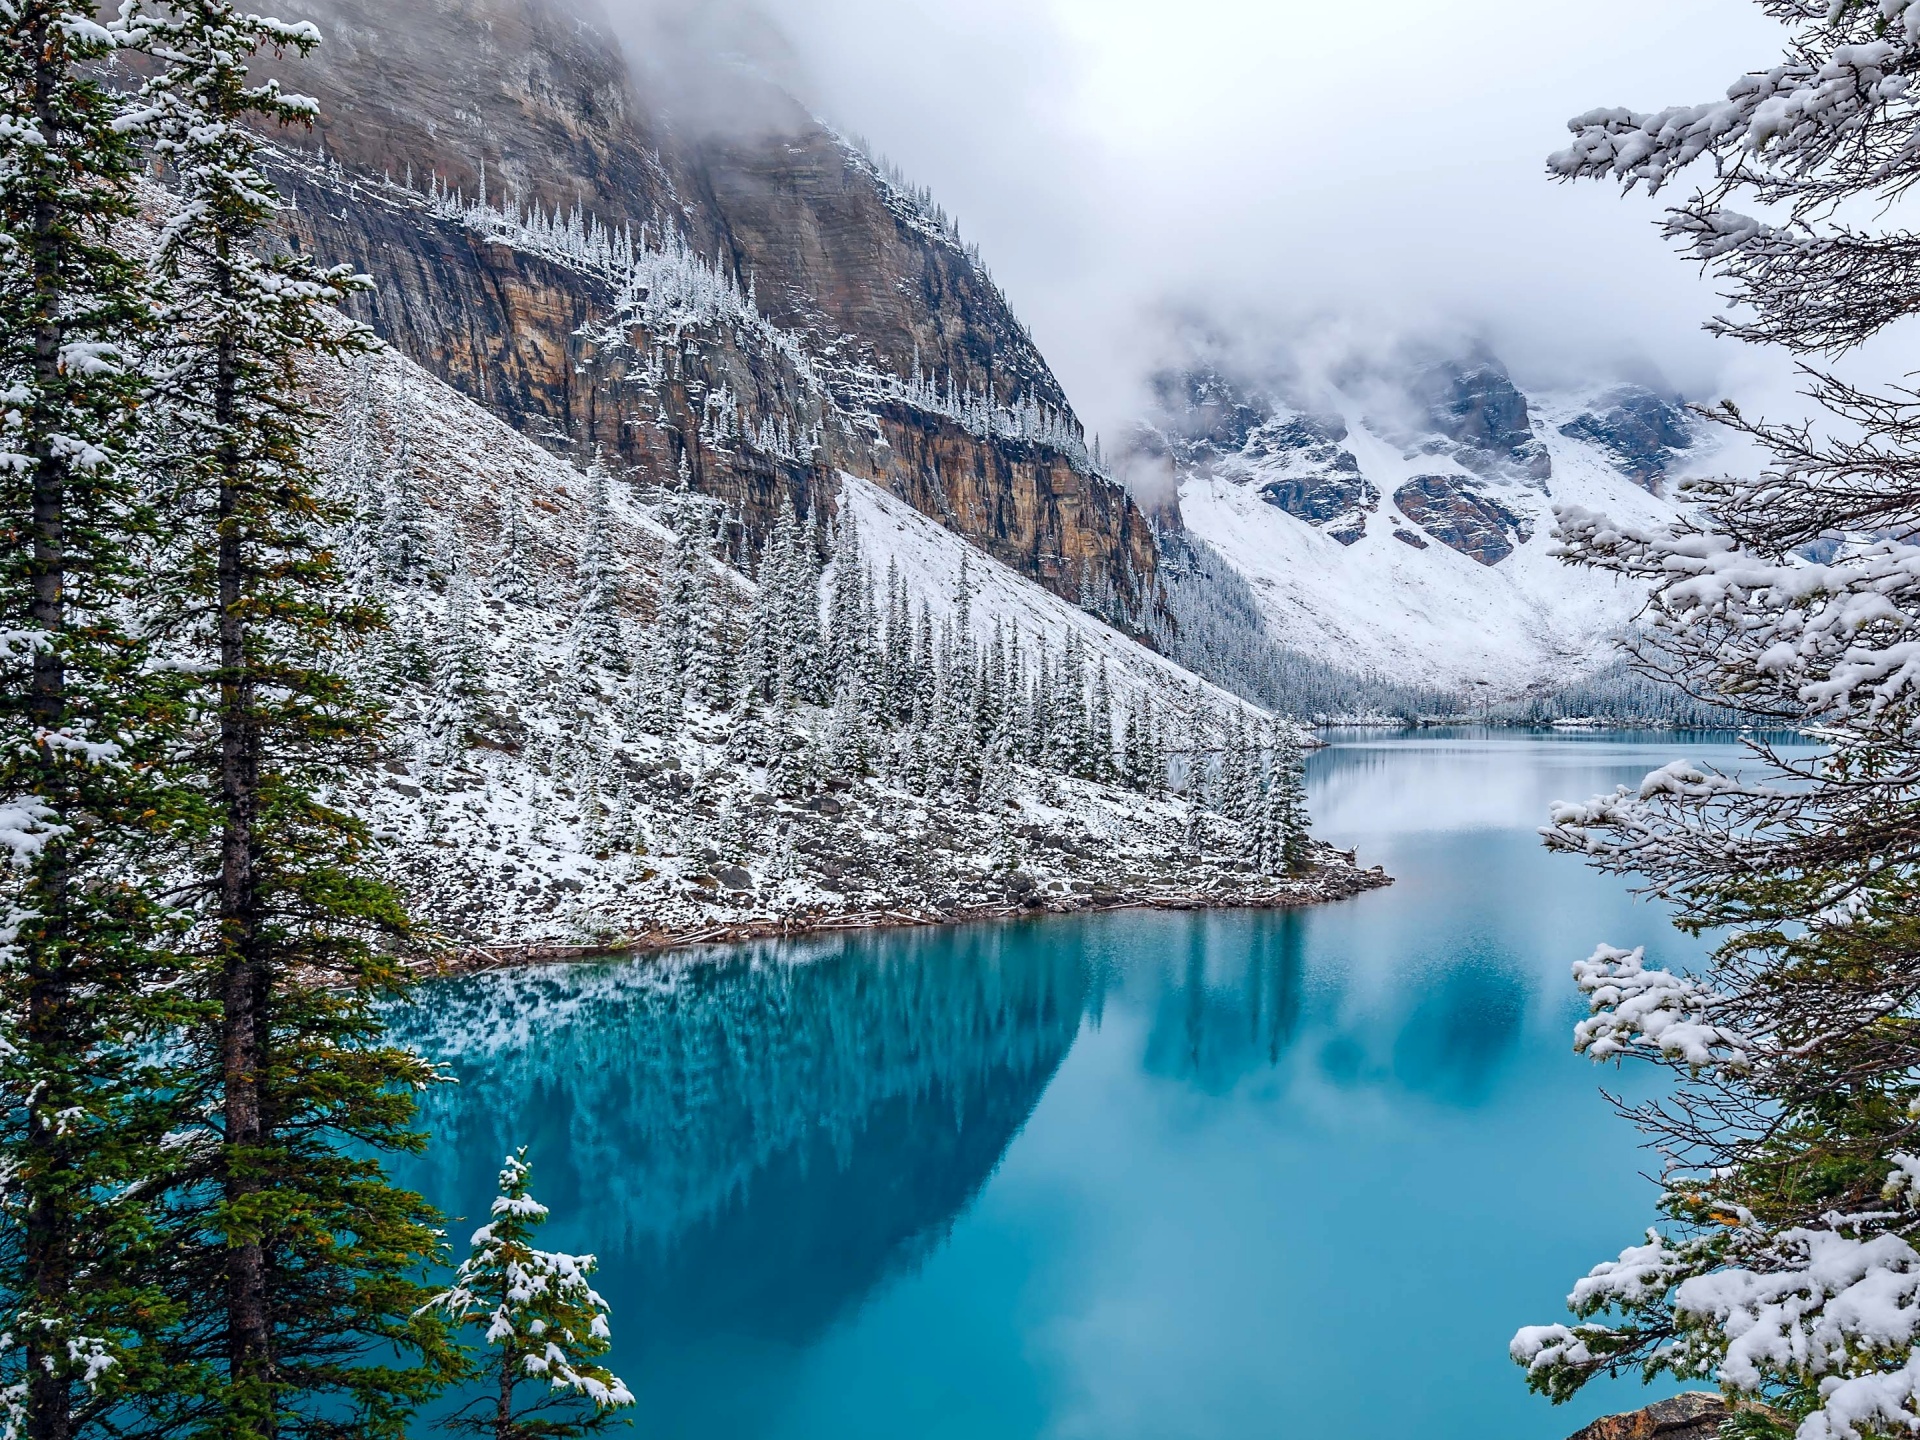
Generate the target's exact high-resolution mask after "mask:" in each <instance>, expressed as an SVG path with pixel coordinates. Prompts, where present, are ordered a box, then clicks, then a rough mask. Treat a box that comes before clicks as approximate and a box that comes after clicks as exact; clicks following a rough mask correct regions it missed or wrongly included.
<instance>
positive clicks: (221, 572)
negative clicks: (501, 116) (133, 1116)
mask: <svg viewBox="0 0 1920 1440" xmlns="http://www.w3.org/2000/svg"><path fill="white" fill-rule="evenodd" d="M226 255H227V249H226V241H225V237H221V239H220V240H219V242H218V243H217V246H216V251H215V265H216V269H217V271H218V273H217V274H216V276H215V281H216V284H217V285H218V286H219V288H220V290H221V291H222V292H223V293H226V292H229V291H230V290H231V286H230V284H229V283H228V275H227V271H226ZM215 367H216V368H215V376H214V393H213V408H214V423H215V425H216V427H217V429H218V431H219V433H220V436H221V441H220V450H219V456H218V461H219V474H220V492H219V499H218V509H217V515H216V524H217V526H218V531H217V542H216V543H217V551H216V579H217V583H218V587H219V617H220V619H219V645H220V672H221V679H220V756H219V765H220V770H219V774H220V801H221V808H222V814H223V826H222V832H221V839H220V942H221V949H222V953H223V955H224V957H225V962H224V965H223V966H222V973H221V990H220V1004H221V1017H220V1024H221V1034H220V1072H221V1083H222V1087H223V1090H224V1093H225V1102H226V1103H225V1111H224V1115H223V1117H222V1118H223V1122H224V1124H225V1128H226V1143H227V1166H226V1175H225V1185H226V1196H225V1198H226V1201H227V1204H228V1206H229V1207H244V1206H245V1205H246V1203H247V1201H248V1198H249V1197H250V1196H251V1195H253V1194H254V1193H255V1192H256V1191H258V1190H259V1189H260V1188H261V1181H260V1177H259V1174H258V1173H257V1168H256V1167H257V1161H256V1159H255V1158H254V1156H255V1154H256V1153H257V1151H258V1149H259V1147H261V1146H263V1145H264V1144H266V1143H267V1141H268V1138H269V1136H268V1131H267V1117H266V1105H265V1095H264V1091H265V1085H264V1080H265V1070H266V1064H267V1055H266V1044H265V1040H266V1035H267V1022H268V1016H267V1013H266V1012H267V1003H268V984H269V978H268V973H267V963H266V956H265V954H264V953H263V951H264V942H263V938H262V935H261V923H260V922H261V916H260V896H259V876H258V875H257V874H256V867H255V863H254V861H255V855H256V851H257V840H256V836H255V828H254V827H255V823H256V820H257V806H258V781H259V771H260V756H259V742H260V736H259V731H258V728H257V726H256V724H255V721H254V685H253V677H252V675H251V673H250V656H249V653H248V651H249V647H248V643H247V639H248V637H247V620H246V615H245V612H244V610H243V608H242V601H243V600H244V598H245V596H246V593H247V588H248V587H247V584H246V580H247V576H246V572H245V567H246V560H247V556H246V536H245V526H246V524H247V517H245V516H244V515H242V514H241V513H240V506H239V495H238V492H237V485H238V482H239V471H240V456H239V451H238V442H237V441H236V440H235V439H234V438H233V426H234V423H235V419H236V413H235V411H236V407H235V396H236V393H237V390H238V387H239V355H238V342H237V341H236V340H235V339H234V338H233V337H232V336H223V337H222V338H221V339H220V341H219V344H218V349H217V352H216V356H215ZM226 1299H227V1365H228V1378H229V1381H230V1382H231V1384H232V1385H233V1386H234V1388H235V1391H236V1394H237V1399H238V1403H239V1405H240V1407H241V1408H242V1410H243V1412H245V1418H246V1421H247V1423H249V1424H251V1425H252V1427H253V1428H254V1431H255V1433H257V1434H261V1435H266V1436H271V1435H272V1434H273V1432H274V1415H275V1412H276V1411H277V1409H278V1406H277V1404H276V1403H275V1399H274V1396H273V1391H272V1386H273V1380H274V1375H273V1327H272V1317H271V1315H270V1312H269V1306H268V1297H267V1248H266V1246H265V1244H263V1243H262V1241H261V1240H260V1239H259V1238H257V1237H256V1238H253V1239H248V1240H246V1241H244V1242H242V1243H239V1244H235V1245H232V1246H231V1247H230V1248H229V1249H228V1251H227V1296H226Z"/></svg>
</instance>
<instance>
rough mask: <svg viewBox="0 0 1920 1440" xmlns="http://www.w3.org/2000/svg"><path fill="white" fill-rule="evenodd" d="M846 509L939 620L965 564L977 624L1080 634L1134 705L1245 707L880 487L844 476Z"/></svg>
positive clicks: (872, 552)
mask: <svg viewBox="0 0 1920 1440" xmlns="http://www.w3.org/2000/svg"><path fill="white" fill-rule="evenodd" d="M840 506H841V513H842V514H845V515H851V516H853V518H854V520H855V521H856V522H857V523H858V525H859V527H860V540H861V544H862V546H863V547H864V549H865V551H866V554H867V556H868V558H869V560H870V561H871V563H872V564H873V566H874V568H875V569H876V570H882V571H884V570H885V569H886V568H887V565H888V563H889V562H891V563H893V564H895V565H897V566H898V567H899V571H900V575H901V578H902V579H904V580H905V581H906V584H907V588H908V590H909V591H910V592H911V593H912V595H913V596H914V599H915V600H916V601H922V600H924V601H925V602H926V603H927V604H928V606H929V607H930V608H931V610H932V612H933V615H934V618H935V619H936V621H946V620H951V619H952V617H953V612H954V602H955V598H956V597H957V596H958V595H959V593H960V588H961V567H962V566H963V565H964V566H965V567H966V569H967V579H966V584H967V589H968V591H969V594H970V597H971V604H972V610H973V622H974V624H975V625H987V626H991V625H992V624H994V622H995V621H999V622H1001V623H1003V624H1005V625H1006V626H1007V627H1008V628H1009V629H1018V630H1019V631H1020V632H1021V633H1022V634H1025V635H1034V636H1039V637H1044V639H1045V640H1046V642H1047V643H1048V644H1050V645H1054V646H1059V645H1062V644H1064V643H1065V641H1066V637H1067V636H1068V635H1070V634H1072V635H1078V636H1079V637H1080V640H1081V643H1082V644H1083V645H1084V646H1085V647H1086V650H1087V654H1088V657H1089V661H1090V663H1094V664H1098V663H1099V662H1101V661H1105V662H1106V665H1107V667H1108V670H1109V673H1110V674H1111V676H1112V680H1113V688H1114V693H1115V695H1116V696H1117V697H1120V698H1124V699H1125V700H1127V701H1129V702H1131V701H1133V700H1134V699H1135V698H1136V697H1138V696H1139V695H1140V694H1141V692H1142V691H1146V692H1148V693H1149V694H1151V696H1152V697H1153V703H1154V704H1155V705H1157V706H1159V707H1161V708H1162V709H1171V710H1179V709H1182V708H1186V707H1190V706H1191V705H1192V703H1193V697H1194V695H1195V694H1196V693H1198V694H1199V695H1200V696H1202V697H1204V701H1205V703H1206V704H1208V705H1211V706H1214V707H1216V708H1220V709H1224V708H1226V707H1228V706H1239V705H1241V704H1242V703H1243V702H1241V701H1239V700H1237V699H1236V698H1234V697H1233V696H1231V695H1229V694H1228V693H1227V692H1226V691H1224V690H1221V689H1219V688H1218V687H1216V686H1214V685H1211V684H1209V683H1207V682H1205V681H1203V680H1201V679H1199V678H1198V677H1197V676H1195V675H1194V674H1193V673H1192V672H1191V671H1188V670H1184V669H1182V668H1181V667H1180V666H1178V665H1176V664H1174V663H1173V662H1172V661H1171V660H1168V659H1166V658H1165V657H1164V656H1162V655H1158V654H1156V653H1154V652H1153V651H1152V650H1149V649H1147V648H1146V647H1145V646H1143V645H1140V644H1138V643H1136V642H1135V641H1133V640H1131V639H1129V638H1128V637H1127V636H1125V635H1122V634H1120V632H1119V631H1117V630H1115V629H1113V628H1112V627H1111V626H1109V625H1106V624H1103V623H1102V622H1101V621H1100V620H1099V619H1098V618H1096V617H1095V616H1093V615H1090V614H1088V613H1087V612H1086V611H1085V610H1082V609H1080V608H1079V607H1078V606H1077V605H1069V604H1068V603H1067V602H1066V601H1065V600H1062V599H1061V598H1060V597H1059V596H1058V595H1055V594H1054V593H1053V592H1052V591H1051V590H1047V589H1045V588H1043V587H1042V586H1040V585H1037V584H1035V583H1034V582H1033V581H1031V580H1029V579H1027V577H1026V576H1024V575H1019V574H1016V573H1015V572H1014V571H1012V570H1009V569H1008V568H1007V567H1006V566H1004V565H1002V564H1000V563H998V562H997V561H995V560H993V559H992V558H991V557H989V556H986V555H983V554H981V552H980V551H979V550H978V549H977V548H976V547H974V546H973V545H970V544H969V543H968V542H967V541H966V540H965V539H963V538H962V537H961V536H959V535H956V534H955V533H954V532H953V531H951V530H949V529H947V528H946V527H945V526H943V525H941V524H940V523H939V522H938V521H935V520H931V519H929V518H928V517H926V516H925V515H922V514H921V513H920V512H919V511H918V510H915V509H914V508H913V507H912V506H911V505H909V504H907V503H906V501H904V500H902V499H900V498H899V497H898V496H896V495H890V494H888V493H887V492H886V491H885V490H882V489H880V487H879V486H877V485H874V484H872V483H870V482H868V481H865V480H861V479H859V478H858V477H856V476H852V475H842V476H841V477H840ZM1196 686H1197V687H1198V691H1197V692H1196V690H1195V687H1196Z"/></svg>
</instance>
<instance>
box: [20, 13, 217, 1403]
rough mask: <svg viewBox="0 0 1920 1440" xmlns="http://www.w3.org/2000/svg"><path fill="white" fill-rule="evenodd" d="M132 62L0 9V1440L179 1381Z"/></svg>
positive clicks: (174, 1087) (163, 708)
mask: <svg viewBox="0 0 1920 1440" xmlns="http://www.w3.org/2000/svg"><path fill="white" fill-rule="evenodd" d="M124 38H125V32H124V29H123V28H122V27H121V26H119V25H118V24H115V25H113V26H111V27H108V26H103V25H101V24H100V23H98V22H96V20H95V18H94V10H93V8H92V7H91V6H90V5H75V4H69V3H62V0H11V3H8V4H6V5H0V396H4V397H5V398H4V403H3V404H0V537H4V544H0V1114H3V1115H4V1122H3V1126H4V1128H0V1306H4V1308H5V1311H6V1314H7V1319H6V1323H5V1325H4V1327H3V1328H4V1331H5V1334H4V1337H0V1430H4V1431H5V1433H7V1434H9V1435H23V1436H25V1437H27V1440H66V1437H68V1436H72V1435H75V1434H78V1433H82V1432H93V1431H96V1429H97V1427H98V1425H99V1424H100V1422H101V1421H102V1419H103V1418H104V1416H105V1415H106V1414H107V1413H108V1412H109V1411H111V1410H112V1409H113V1407H115V1406H116V1405H126V1404H133V1403H135V1402H137V1401H142V1400H144V1399H145V1398H146V1397H151V1396H154V1395H156V1394H161V1395H163V1394H164V1393H165V1391H167V1390H169V1389H171V1388H172V1386H173V1384H174V1383H175V1382H176V1381H177V1380H178V1379H179V1377H178V1376H177V1375H174V1374H171V1373H169V1371H168V1369H167V1367H166V1365H165V1363H164V1362H165V1361H166V1360H167V1359H168V1358H169V1354H170V1352H162V1351H160V1350H158V1349H157V1348H156V1346H155V1344H154V1341H155V1339H156V1337H157V1334H158V1332H159V1331H161V1330H162V1329H164V1328H165V1327H166V1326H167V1324H168V1323H169V1321H170V1319H172V1318H174V1317H173V1315H172V1313H171V1309H172V1302H170V1301H169V1299H168V1297H167V1296H166V1295H165V1294H164V1293H161V1292H159V1291H157V1290H156V1289H155V1288H154V1287H155V1283H156V1280H157V1278H158V1276H159V1272H158V1270H157V1268H156V1267H155V1266H154V1264H153V1263H152V1262H154V1261H155V1260H156V1259H164V1258H166V1257H165V1256H164V1255H163V1254H161V1255H156V1251H160V1250H163V1249H164V1241H165V1239H166V1237H165V1235H164V1233H159V1234H156V1233H155V1225H156V1222H157V1220H158V1213H157V1211H158V1206H157V1204H156V1201H157V1198H158V1196H159V1194H160V1193H162V1192H163V1191H164V1189H165V1186H166V1183H167V1181H168V1180H169V1179H170V1178H171V1176H172V1175H173V1174H174V1173H175V1166H176V1164H177V1157H176V1155H175V1152H173V1151H172V1150H171V1149H170V1148H167V1147H165V1146H164V1145H163V1144H162V1142H163V1140H164V1138H165V1136H166V1132H167V1131H168V1129H169V1127H170V1125H171V1123H173V1120H174V1114H173V1106H172V1104H171V1103H170V1097H172V1096H174V1095H176V1094H177V1093H178V1091H179V1090H180V1088H181V1086H182V1081H181V1078H180V1077H179V1075H178V1074H176V1073H174V1072H173V1070H172V1066H171V1062H170V1060H165V1059H163V1058H161V1057H163V1056H167V1055H171V1053H172V1047H170V1046H169V1045H167V1044H166V1042H167V1041H169V1040H171V1039H173V1038H175V1035H174V1032H175V1029H176V1027H178V1026H180V1025H182V1024H184V1023H187V1022H189V1021H191V1019H192V1018H193V1017H194V1009H193V1007H192V1006H191V1004H190V996H187V995H186V994H184V993H183V992H182V990H181V989H180V988H179V987H177V986H176V985H175V983H174V981H175V979H176V977H175V975H174V973H173V967H172V966H171V964H170V963H169V961H168V959H167V957H166V954H165V949H166V946H167V943H168V941H169V939H170V936H169V933H168V930H167V927H166V926H165V924H164V922H163V920H162V918H161V912H162V911H163V909H164V907H163V904H162V897H161V890H160V885H159V884H158V882H157V881H156V880H155V879H154V878H153V877H154V876H155V875H156V873H157V871H158V869H159V868H160V862H159V861H158V860H157V859H156V857H155V856H154V855H153V854H152V852H151V850H150V849H149V848H148V846H149V844H150V842H152V841H153V840H154V839H155V838H156V832H155V827H154V826H153V824H152V821H153V820H154V818H155V817H158V818H159V819H161V820H162V821H167V820H172V819H177V818H178V813H177V808H176V802H177V799H178V796H177V792H176V791H175V790H174V789H173V786H172V783H171V781H172V776H171V773H170V768H169V767H168V766H167V765H166V764H165V763H164V762H165V761H166V760H168V759H169V758H170V756H169V754H168V748H169V747H168V740H169V738H170V734H171V733H172V732H173V731H174V730H175V729H176V726H177V722H178V719H179V717H178V714H177V712H176V710H175V709H174V706H173V703H172V696H171V693H170V689H169V687H168V686H167V685H166V684H165V683H164V681H163V680H161V679H159V678H156V677H155V676H154V674H153V673H152V672H151V671H150V670H149V668H148V667H147V665H146V664H145V663H144V662H145V661H146V659H147V658H148V656H147V652H146V648H145V646H144V645H143V644H142V643H141V640H140V638H139V637H138V636H137V634H135V633H134V630H133V627H132V626H131V625H130V624H129V621H128V616H127V610H128V606H129V603H130V601H131V600H132V599H133V597H134V596H135V595H136V593H137V582H138V579H139V577H138V576H137V574H136V564H137V562H138V561H139V560H140V559H141V558H142V556H143V554H144V553H146V552H148V551H149V550H150V546H151V542H152V540H153V537H154V523H153V522H154V517H153V516H152V514H151V512H150V511H149V510H148V509H147V508H146V507H145V506H144V505H143V504H142V503H141V489H142V486H141V483H140V475H139V472H138V470H137V468H136V464H135V462H136V460H137V458H138V457H137V454H136V451H137V448H138V445H139V441H140V435H139V432H138V428H137V421H138V415H137V407H138V405H139V402H140V399H141V389H142V386H141V382H140V378H139V376H138V373H137V370H136V363H137V360H138V357H139V352H140V350H141V348H142V346H143V344H144V343H146V342H147V340H148V339H149V337H150V332H151V325H152V320H153V314H152V308H151V307H152V296H151V291H150V287H149V280H148V277H147V276H146V275H145V274H144V273H143V271H142V268H141V267H140V266H139V265H138V264H137V263H136V262H135V261H134V260H133V259H132V258H130V257H129V256H128V255H126V254H125V253H123V252H122V251H121V250H119V249H118V248H117V247H116V245H115V236H114V230H115V228H116V227H117V226H119V225H121V224H124V223H126V222H127V221H128V220H130V218H131V217H132V215H133V213H134V175H135V172H136V170H137V168H138V157H137V155H136V153H135V151H134V149H133V138H134V133H135V132H134V120H135V117H133V116H130V115H129V114H128V113H127V112H126V110H125V108H124V107H123V106H122V104H121V103H120V102H119V101H118V100H117V99H116V97H115V96H114V95H113V94H112V93H110V92H109V91H108V90H107V89H106V88H105V87H104V86H103V85H102V84H101V74H102V71H103V69H104V68H105V67H106V66H107V65H109V64H110V63H111V61H112V57H113V54H114V51H115V49H116V48H117V46H118V45H119V44H120V43H121V42H122V41H123V40H124ZM156 1242H159V1243H158V1244H156ZM120 1418H126V1417H125V1415H124V1414H122V1415H121V1417H120Z"/></svg>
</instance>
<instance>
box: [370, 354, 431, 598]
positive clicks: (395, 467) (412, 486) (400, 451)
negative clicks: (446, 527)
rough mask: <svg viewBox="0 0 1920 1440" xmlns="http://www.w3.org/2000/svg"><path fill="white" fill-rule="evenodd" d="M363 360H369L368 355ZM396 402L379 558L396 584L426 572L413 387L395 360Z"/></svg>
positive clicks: (416, 581)
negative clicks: (396, 371) (415, 445)
mask: <svg viewBox="0 0 1920 1440" xmlns="http://www.w3.org/2000/svg"><path fill="white" fill-rule="evenodd" d="M362 363H367V364H370V363H371V357H369V359H368V360H367V361H363V362H362ZM396 369H397V370H398V372H399V387H398V389H399V402H398V404H397V405H396V406H395V413H394V423H393V451H392V454H391V455H390V457H389V458H388V461H387V465H386V473H385V476H384V480H383V483H382V487H381V488H382V490H383V492H384V493H383V495H382V497H381V499H382V506H381V516H380V559H381V564H382V566H383V567H384V569H385V572H386V577H387V579H389V580H391V581H392V582H393V583H394V584H396V585H417V584H419V583H420V582H421V581H422V580H424V579H425V578H426V574H427V519H426V509H425V507H424V505H423V504H422V502H421V499H420V477H419V475H418V474H417V473H416V466H417V462H416V460H415V458H414V437H413V427H414V414H413V389H412V387H411V386H410V385H409V384H408V382H407V366H406V362H405V361H403V360H396Z"/></svg>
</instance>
